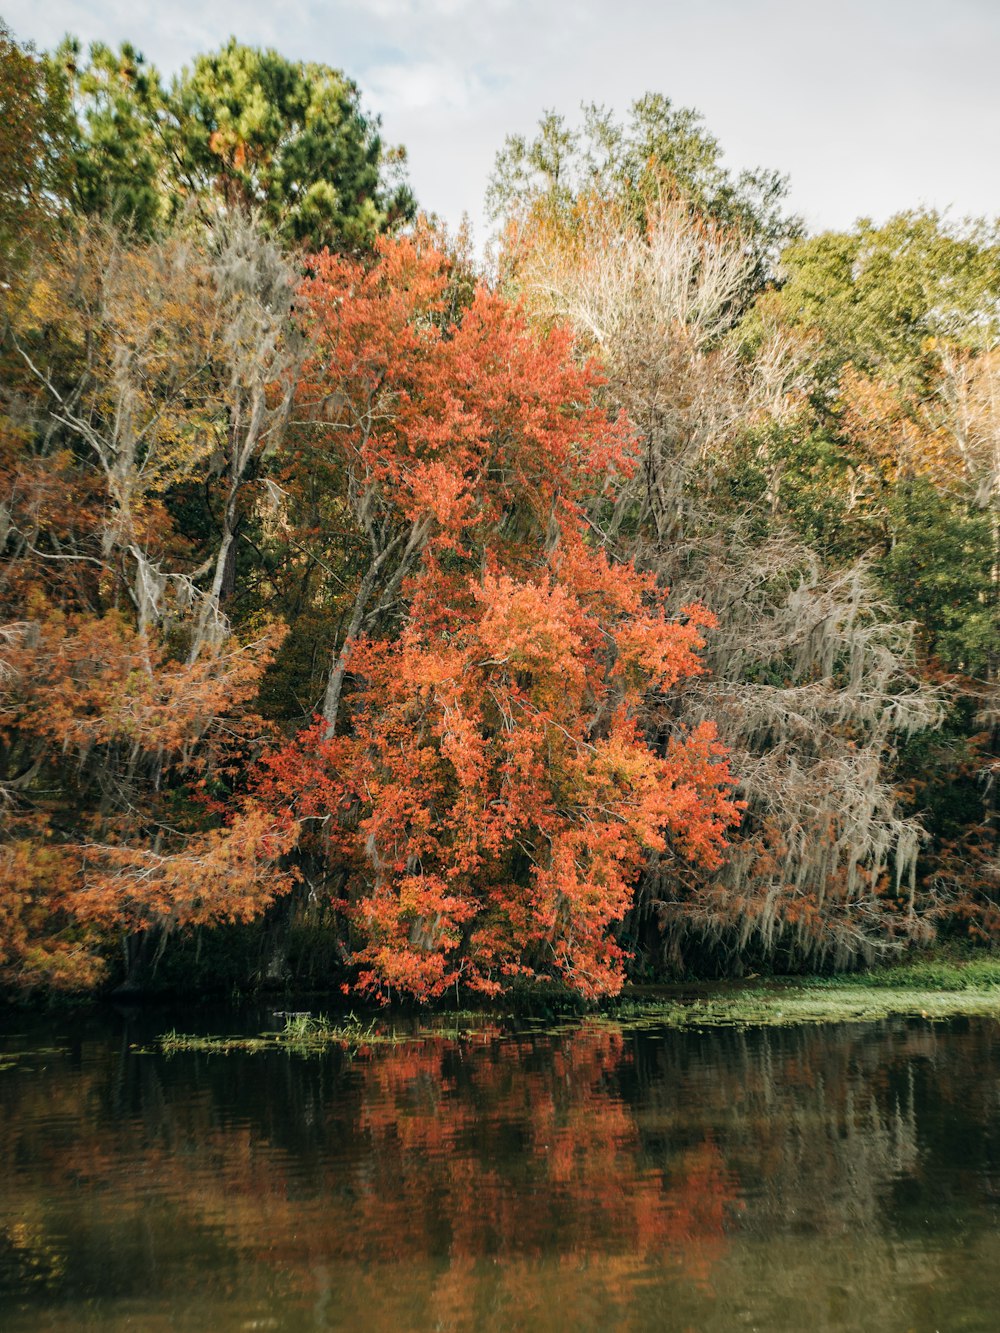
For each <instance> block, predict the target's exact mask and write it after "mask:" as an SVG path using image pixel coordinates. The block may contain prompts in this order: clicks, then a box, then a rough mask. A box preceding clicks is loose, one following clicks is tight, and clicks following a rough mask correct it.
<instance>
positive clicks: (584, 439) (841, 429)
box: [0, 29, 1000, 1001]
mask: <svg viewBox="0 0 1000 1333" xmlns="http://www.w3.org/2000/svg"><path fill="white" fill-rule="evenodd" d="M0 110H2V112H3V114H2V116H0V267H2V274H0V278H2V285H0V300H2V305H3V310H2V341H0V357H2V361H3V376H2V401H0V825H2V832H0V985H3V986H4V987H5V988H7V989H9V990H15V991H17V990H21V991H23V990H31V989H33V988H39V987H42V988H51V987H55V988H64V989H69V990H79V989H88V988H94V987H114V986H122V985H124V986H131V987H151V986H154V985H157V984H163V985H175V986H184V987H188V988H190V987H200V988H210V987H213V986H226V985H239V986H241V987H246V986H251V985H264V984H294V983H300V982H308V983H309V984H314V985H322V986H326V987H343V988H344V989H345V990H347V991H348V992H350V993H352V994H358V995H363V996H368V997H372V998H375V999H378V1000H382V1001H385V1000H391V999H395V998H412V999H416V1000H418V1001H426V1000H432V999H435V998H438V997H440V996H442V995H443V994H445V993H446V992H451V993H456V994H459V995H461V994H462V993H463V992H464V993H466V994H471V995H478V996H485V997H491V996H496V995H499V994H504V993H507V992H509V991H511V990H512V989H515V988H519V987H522V986H549V987H551V986H556V987H559V988H562V989H564V990H568V991H569V992H572V993H574V994H576V995H579V996H582V997H583V998H584V999H586V1000H588V1001H591V1000H594V999H597V998H599V997H601V996H604V995H614V994H616V993H618V992H619V991H620V990H621V988H622V986H623V984H624V983H625V982H626V980H628V979H629V978H644V979H649V978H669V977H677V976H691V975H711V976H717V975H740V974H742V973H744V972H746V971H747V970H749V969H754V970H762V969H767V970H772V971H777V970H801V969H804V968H812V969H817V968H823V967H857V966H862V965H865V964H869V963H871V962H873V961H875V960H876V959H879V958H882V957H887V956H892V955H894V954H898V953H899V952H900V951H902V950H906V949H913V948H919V947H921V946H923V945H925V944H927V943H928V942H930V941H932V940H934V939H936V938H937V939H940V938H954V939H962V940H972V941H974V942H975V943H977V944H980V945H983V946H984V947H989V946H991V945H993V944H994V943H995V941H996V940H997V938H998V935H1000V912H998V892H1000V883H998V870H1000V862H998V854H997V842H996V837H997V815H996V789H995V779H996V777H997V770H998V757H997V755H998V750H997V743H998V736H997V727H998V724H1000V693H998V685H997V668H998V657H997V646H998V635H997V631H998V624H997V619H998V604H1000V603H998V590H1000V407H998V404H1000V342H998V337H1000V233H998V231H997V224H995V223H993V222H990V221H988V220H982V221H975V222H972V221H970V222H967V223H962V224H957V223H954V222H951V221H949V220H948V219H947V218H944V217H942V216H939V215H937V214H935V213H931V212H927V211H914V212H911V213H907V214H902V215H899V216H897V217H894V218H891V219H889V220H888V221H886V222H884V223H882V224H881V225H877V224H876V223H874V222H872V221H870V220H862V221H860V222H859V223H858V224H857V225H856V227H855V228H854V229H852V230H851V231H850V232H844V233H823V234H819V235H807V234H806V233H805V231H804V228H803V226H802V224H801V222H800V221H799V220H798V219H797V218H795V217H794V216H792V215H791V214H790V213H789V212H788V209H787V182H786V180H785V179H784V178H783V177H782V176H781V175H780V174H779V173H777V172H775V171H772V170H770V169H763V168H762V169H758V170H754V171H746V172H743V173H741V174H738V175H734V174H733V173H731V172H729V171H728V170H727V169H726V167H725V166H724V162H723V153H722V148H721V146H720V144H719V143H718V142H717V141H716V139H715V138H714V137H713V136H712V134H711V133H710V131H709V130H708V128H707V127H706V125H705V124H704V121H703V120H702V118H701V116H700V115H699V114H698V113H697V112H695V111H693V110H691V109H689V108H679V107H676V106H675V105H673V104H672V103H671V102H670V101H669V99H668V98H667V97H665V96H663V95H662V94H660V93H648V94H645V95H643V96H640V97H638V98H637V100H636V101H635V102H634V103H633V105H632V106H631V108H630V109H629V110H628V111H627V112H626V114H625V116H624V117H623V118H618V117H617V116H616V114H615V113H614V112H613V111H611V110H608V109H607V108H602V107H599V106H593V105H592V106H587V107H585V108H583V111H582V119H581V120H579V121H577V120H575V119H573V118H572V117H567V116H564V115H562V114H559V113H556V112H552V113H549V114H547V115H546V116H545V117H544V119H543V120H542V122H541V123H540V125H539V127H538V131H537V134H536V135H535V136H534V137H530V138H529V137H519V136H512V137H510V138H508V139H507V141H506V143H505V144H503V145H502V146H501V147H500V149H499V151H498V155H497V160H496V167H495V172H494V177H493V181H492V185H491V189H490V197H489V203H490V207H491V209H492V210H493V215H494V218H495V220H496V222H497V226H498V238H497V248H496V255H495V262H494V263H493V264H492V265H491V266H490V268H489V269H488V270H486V269H485V268H484V267H483V266H482V265H480V263H479V262H478V261H477V259H476V258H475V256H474V255H473V254H472V252H471V250H470V247H469V246H468V245H467V243H466V242H465V240H464V238H462V237H458V238H455V237H451V236H449V235H448V233H447V231H446V230H445V229H444V228H443V227H442V226H441V225H440V224H439V223H437V222H436V221H434V219H433V218H428V217H427V216H426V215H423V214H419V215H418V213H417V208H416V203H415V200H414V197H413V194H412V191H411V189H410V187H409V185H408V183H407V180H406V172H405V162H406V159H405V152H404V150H403V149H400V148H394V147H390V146H387V145H386V144H385V143H384V142H383V140H382V136H381V131H380V126H379V123H378V119H377V117H375V116H373V115H372V114H371V113H369V112H368V111H367V110H366V109H365V107H364V105H363V103H362V100H361V96H360V93H359V90H358V87H357V85H356V84H355V83H354V82H353V81H352V80H351V79H350V78H349V77H348V76H347V75H346V74H344V73H342V72H340V71H338V70H335V69H332V68H328V67H326V66H322V65H317V64H308V63H301V62H295V61H291V60H288V59H286V58H284V57H283V56H281V55H279V54H278V53H276V52H274V51H270V50H259V49H256V48H252V47H249V46H245V45H243V44H241V43H240V42H238V41H237V40H236V39H235V38H233V39H232V40H230V41H229V42H228V43H227V44H226V45H225V46H223V47H222V48H221V49H220V50H218V51H216V52H212V53H207V54H201V55H198V56H196V57H195V58H194V59H193V60H192V61H191V62H190V63H189V64H188V65H187V66H186V67H185V68H184V69H183V70H182V71H181V72H180V73H179V74H178V75H177V76H176V77H174V78H173V79H171V80H169V81H167V80H164V79H163V78H162V77H161V76H160V74H159V73H158V72H157V70H156V69H155V67H154V66H152V65H149V64H147V63H146V61H145V60H144V59H143V58H142V56H141V55H140V54H139V53H138V52H137V51H136V50H135V49H134V48H133V47H131V46H129V45H128V44H124V45H122V46H121V47H120V48H118V49H117V50H114V49H112V48H111V47H109V46H106V45H101V44H96V45H94V46H92V47H91V48H90V49H89V51H86V52H84V51H83V50H82V48H81V47H80V45H79V43H78V42H76V41H74V40H73V39H71V38H67V39H66V41H65V42H64V43H63V44H62V45H61V46H59V47H58V48H57V49H56V50H55V51H52V52H50V53H44V54H39V53H36V52H35V51H33V50H32V49H30V48H28V47H26V46H23V45H21V44H20V43H18V41H17V40H16V39H15V37H13V36H12V35H11V34H10V33H9V32H7V31H6V30H5V29H4V30H2V31H0ZM428 203H430V204H433V201H428Z"/></svg>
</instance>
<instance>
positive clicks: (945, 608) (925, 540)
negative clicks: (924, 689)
mask: <svg viewBox="0 0 1000 1333" xmlns="http://www.w3.org/2000/svg"><path fill="white" fill-rule="evenodd" d="M888 508H889V518H890V523H891V534H892V545H891V549H890V550H889V551H888V553H887V554H886V556H885V557H884V559H883V560H882V563H881V568H882V574H883V577H884V579H885V582H886V586H887V587H888V588H889V590H890V591H891V593H892V595H893V597H894V599H895V601H896V604H897V605H898V606H899V607H900V609H901V610H902V611H903V612H904V613H905V614H906V615H907V616H910V617H912V618H913V619H914V620H916V621H918V622H919V624H920V626H921V634H922V637H923V640H924V646H925V648H926V651H927V653H928V654H929V655H930V656H932V657H934V658H936V659H937V660H938V661H939V662H940V663H941V664H942V665H943V666H944V667H946V668H947V669H948V670H950V671H959V672H962V673H963V674H964V675H969V676H975V675H978V674H980V673H981V672H982V671H984V670H985V668H986V664H987V661H988V659H989V654H990V653H991V651H993V649H994V646H995V644H996V641H997V633H998V628H1000V627H998V625H997V608H996V606H995V604H994V602H993V596H992V593H993V568H992V565H993V543H992V537H991V528H990V517H989V514H988V513H985V512H983V511H982V510H977V509H970V508H969V507H968V506H967V505H966V504H963V503H962V502H961V501H960V500H956V499H955V498H953V497H951V496H948V495H944V494H942V493H941V491H939V490H937V489H936V488H935V487H934V486H933V485H932V484H931V482H930V481H928V480H927V479H926V478H922V477H917V478H914V479H913V480H909V481H906V482H905V483H904V484H902V485H901V486H900V487H899V488H898V489H897V490H896V492H895V494H894V495H893V496H892V498H891V499H890V501H889V506H888Z"/></svg>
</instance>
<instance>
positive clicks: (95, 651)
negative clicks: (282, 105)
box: [0, 219, 297, 980]
mask: <svg viewBox="0 0 1000 1333" xmlns="http://www.w3.org/2000/svg"><path fill="white" fill-rule="evenodd" d="M292 296H293V287H292V276H291V271H290V270H289V269H288V267H287V266H286V264H285V261H284V259H283V258H282V256H281V255H280V253H279V252H278V251H277V250H276V248H275V247H274V245H273V244H272V243H271V242H270V241H268V240H266V239H265V238H263V237H261V236H260V235H259V233H258V232H257V231H256V230H255V229H254V228H253V227H252V226H250V225H249V224H247V223H245V222H243V221H241V220H239V219H234V220H232V221H227V222H226V223H224V224H220V226H219V228H218V230H217V231H216V232H215V233H213V234H212V235H211V236H209V237H207V238H205V239H203V240H202V242H201V243H200V244H199V243H198V241H197V240H196V239H195V238H193V237H192V236H185V237H183V238H181V237H173V238H171V239H169V240H168V241H165V242H163V243H159V242H157V243H150V244H138V245H136V244H133V243H130V242H129V241H128V240H127V239H123V237H122V236H121V235H120V234H119V233H117V232H116V231H115V230H114V229H109V228H107V227H106V226H96V227H92V228H89V229H86V230H85V231H84V232H82V233H81V234H80V236H79V237H76V238H72V237H70V238H67V240H66V241H65V244H64V246H63V249H62V250H61V251H56V252H55V253H54V254H53V255H52V256H51V257H50V258H47V259H46V260H45V262H44V264H43V265H42V266H41V268H40V269H39V270H38V272H37V273H36V275H35V284H34V288H33V291H32V295H31V299H30V300H29V302H28V303H27V305H26V306H25V308H24V309H23V310H22V311H20V313H19V317H18V320H17V322H16V324H15V325H14V327H13V329H12V331H11V337H10V344H9V346H8V349H7V354H8V357H9V359H10V364H11V365H12V366H14V365H19V366H20V370H19V372H18V375H17V377H16V378H15V379H14V380H13V381H12V382H9V399H8V403H7V407H8V417H7V421H6V435H5V448H4V451H3V454H2V455H0V459H2V463H3V467H4V475H5V481H6V483H7V494H8V496H9V500H8V503H7V505H6V506H5V511H4V526H3V540H4V567H3V579H2V584H0V592H2V596H3V609H4V616H5V620H6V623H7V630H6V636H5V642H4V651H3V679H2V682H0V689H2V695H3V702H2V705H0V715H2V718H3V741H2V756H0V775H2V776H0V790H2V792H3V795H4V797H5V798H6V800H7V801H8V806H9V809H8V819H7V822H6V832H7V837H8V846H7V849H6V850H5V857H6V862H5V864H7V865H8V869H9V871H10V875H9V877H5V892H7V893H12V894H14V895H15V900H14V901H15V902H16V901H17V898H16V895H17V893H18V890H17V880H18V877H20V878H21V881H22V883H23V882H25V881H26V882H28V883H35V887H34V888H33V889H31V890H29V896H28V898H27V899H25V901H28V902H31V903H33V904H34V906H33V907H32V909H31V912H30V913H29V914H28V915H29V916H30V917H31V919H32V922H33V924H32V925H31V928H30V929H28V927H27V926H26V927H25V931H26V934H25V939H26V941H27V943H26V944H25V946H24V948H23V949H21V950H20V953H19V955H18V957H16V958H14V959H13V960H10V959H8V960H7V967H8V974H9V975H16V976H19V977H20V978H21V979H22V980H31V979H34V978H35V977H36V975H41V974H42V973H44V971H45V967H46V966H49V960H50V956H51V959H52V960H55V961H54V962H52V966H56V965H57V964H58V960H59V959H60V958H61V956H62V954H63V953H64V952H65V950H64V948H63V942H64V941H65V940H66V939H67V938H69V939H72V940H74V941H75V945H74V951H73V952H74V956H77V957H78V962H79V965H80V968H81V969H84V970H81V971H78V972H77V973H75V975H76V977H77V980H80V979H81V978H82V977H83V976H84V972H85V971H86V974H87V975H89V974H90V972H91V971H92V964H93V962H94V946H95V944H99V942H100V938H101V931H102V930H104V929H106V928H107V927H110V926H114V927H116V928H118V929H120V930H124V931H125V932H126V936H127V937H137V936H140V935H146V936H148V937H152V935H153V934H154V933H155V932H156V931H158V930H161V929H162V928H170V927H173V926H176V925H178V924H182V923H184V922H191V921H197V920H201V921H210V920H216V919H220V918H221V919H234V918H244V917H246V916H248V915H253V914H254V913H255V912H257V911H259V910H260V908H261V907H262V906H263V905H264V904H266V903H267V902H268V901H270V899H271V898H272V897H273V896H274V894H275V892H276V891H281V890H282V889H283V888H287V885H288V881H287V879H285V878H283V877H282V875H281V874H280V873H279V872H277V871H276V869H275V862H276V860H277V858H278V857H279V855H280V853H281V851H282V849H283V848H284V847H285V846H286V845H288V844H289V838H288V837H287V836H286V835H287V834H288V833H289V832H290V830H289V829H288V828H287V827H286V826H285V824H283V823H282V821H281V819H280V818H275V817H273V816H271V815H265V814H263V813H262V812H260V811H258V810H256V809H255V808H254V807H253V805H252V803H249V804H248V803H246V802H244V801H243V800H242V798H241V797H240V795H239V788H240V781H241V774H242V773H243V772H244V771H245V769H246V767H247V765H248V763H249V762H250V761H251V760H252V757H253V755H254V753H255V752H256V751H255V747H256V748H257V749H259V746H260V742H261V722H260V719H259V718H258V717H257V716H256V714H255V713H254V710H253V702H254V698H255V695H256V692H257V688H258V685H259V681H260V678H261V675H262V674H263V672H264V671H265V670H266V668H267V666H268V663H269V661H270V660H271V657H272V655H273V652H274V650H275V648H276V647H277V644H278V642H279V641H280V638H281V636H282V630H281V627H280V626H279V625H277V624H275V623H273V621H272V622H271V623H269V622H268V621H266V620H258V621H257V623H255V624H254V625H250V626H246V627H244V628H243V630H242V631H241V633H240V634H236V633H234V631H233V628H232V626H231V624H230V621H229V618H228V617H227V615H226V613H225V609H224V606H225V603H226V600H227V597H228V595H229V593H230V592H231V590H232V588H231V585H232V581H233V570H234V568H235V565H234V561H235V552H234V543H235V542H236V541H237V536H238V529H239V526H240V524H241V522H242V521H243V519H244V516H245V515H246V513H247V512H248V511H249V510H252V509H254V507H255V506H256V505H257V504H259V503H260V501H261V497H262V496H266V488H265V487H264V485H263V482H262V481H261V479H260V476H259V471H260V469H261V467H262V466H263V459H264V457H265V455H266V454H267V451H268V450H269V449H273V448H274V447H275V446H276V442H277V439H278V437H279V436H280V433H281V431H282V429H283V426H284V423H285V421H286V419H287V415H288V405H289V402H290V397H291V388H292V383H293V379H294V376H293V374H292V366H293V365H294V363H295V359H296V356H297V352H296V351H295V348H296V340H295V337H294V335H293V333H292V331H291V328H290V325H289V316H290V309H291V302H292ZM194 494H199V495H201V496H202V497H203V501H202V502H203V505H204V510H203V513H202V514H201V515H200V516H198V521H195V522H192V514H191V511H192V496H193V495H194ZM220 797H224V798H225V799H222V800H220V799H219V798H220ZM26 866H28V867H32V866H34V867H35V870H36V871H37V874H35V872H34V871H33V872H31V873H28V871H27V870H26V869H25V867H26ZM38 875H41V879H38ZM33 876H34V878H33ZM36 880H37V883H36V882H35V881H36ZM50 881H51V883H50ZM47 886H48V887H47ZM22 915H23V914H22ZM25 919H27V918H25ZM91 928H93V929H91ZM81 931H83V932H84V934H83V936H82V937H81V936H80V934H79V932H81ZM95 931H96V933H95ZM67 932H68V935H67ZM81 938H82V939H83V940H84V943H83V944H81ZM44 940H48V941H49V943H48V944H46V943H43V942H40V941H44ZM32 958H33V959H34V960H35V961H34V962H31V959H32ZM88 959H89V961H88ZM59 965H60V966H61V964H59ZM84 965H86V967H85V966H84ZM64 970H65V971H66V973H67V976H72V975H74V973H73V970H72V969H64Z"/></svg>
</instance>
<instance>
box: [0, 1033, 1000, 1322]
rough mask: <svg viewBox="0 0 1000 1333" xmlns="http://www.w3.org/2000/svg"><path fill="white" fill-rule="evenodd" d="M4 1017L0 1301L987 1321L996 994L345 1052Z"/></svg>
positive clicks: (143, 1309)
mask: <svg viewBox="0 0 1000 1333" xmlns="http://www.w3.org/2000/svg"><path fill="white" fill-rule="evenodd" d="M10 1022H11V1020H8V1022H7V1027H8V1031H7V1033H6V1035H3V1036H0V1171H2V1175H0V1328H3V1329H4V1330H8V1329H10V1330H28V1329H30V1330H33V1331H34V1330H45V1329H54V1330H64V1329H80V1328H84V1329H91V1328H93V1329H101V1330H118V1329H125V1328H129V1329H141V1330H154V1331H155V1330H160V1329H162V1330H167V1329H169V1330H175V1329H184V1330H187V1329H198V1330H202V1329H205V1330H212V1331H213V1333H227V1331H228V1330H235V1329H291V1330H297V1329H327V1328H331V1329H332V1328H344V1329H380V1330H381V1329H384V1330H397V1329H442V1330H449V1329H506V1328H509V1329H567V1330H568V1329H573V1330H577V1329H602V1330H603V1329H610V1328H616V1329H619V1328H620V1329H667V1330H670V1329H678V1330H687V1329H695V1330H715V1329H718V1330H731V1329H762V1330H763V1329H767V1330H771V1329H789V1330H795V1331H796V1333H802V1331H803V1330H810V1331H811V1330H825V1329H862V1330H865V1331H866V1333H869V1331H871V1330H883V1329H892V1330H896V1329H899V1330H906V1329H913V1330H920V1331H922V1330H934V1329H940V1330H942V1331H944V1330H948V1331H949V1333H951V1330H961V1329H989V1330H997V1329H1000V1025H998V1024H997V1023H995V1022H992V1021H988V1020H967V1019H966V1020H957V1021H955V1022H953V1023H949V1024H934V1025H932V1024H930V1023H927V1022H924V1021H920V1020H906V1019H894V1020H888V1021H885V1022H881V1023H872V1024H866V1025H861V1026H848V1025H844V1026H834V1025H831V1026H828V1027H815V1028H799V1029H787V1030H770V1031H768V1030H748V1031H742V1032H741V1031H734V1030H728V1031H721V1030H717V1031H706V1032H701V1033H694V1032H686V1033H677V1032H672V1031H670V1030H662V1031H661V1030H645V1031H642V1032H631V1033H629V1032H625V1033H622V1032H618V1031H614V1030H609V1029H608V1028H606V1027H600V1026H596V1025H588V1024H586V1023H584V1024H582V1025H580V1026H578V1027H570V1028H569V1029H567V1030H565V1031H562V1032H558V1033H551V1032H549V1033H546V1032H544V1031H521V1032H520V1033H514V1032H509V1031H507V1032H505V1031H502V1030H494V1031H483V1032H481V1033H479V1034H478V1035H477V1036H475V1037H474V1038H469V1037H466V1038H462V1039H455V1038H451V1039H449V1038H443V1039H435V1040H423V1041H420V1042H417V1043H414V1044H409V1045H405V1046H400V1047H394V1048H385V1047H382V1048H377V1049H375V1050H374V1051H372V1052H371V1053H368V1054H362V1055H360V1056H357V1057H355V1058H354V1059H349V1058H347V1057H346V1056H345V1055H342V1054H330V1055H325V1056H323V1057H321V1058H313V1059H304V1058H296V1057H291V1056H287V1055H282V1054H265V1055H229V1056H220V1055H205V1054H191V1055H177V1056H173V1057H170V1058H167V1057H164V1056H162V1055H155V1054H143V1053H141V1052H140V1051H138V1050H136V1049H134V1044H135V1043H139V1044H142V1043H143V1042H147V1041H148V1040H149V1037H150V1035H151V1032H150V1026H151V1024H153V1023H154V1020H151V1019H150V1018H149V1017H148V1016H147V1017H145V1018H142V1019H141V1020H140V1019H137V1018H132V1019H129V1018H128V1017H127V1016H125V1015H121V1014H115V1015H109V1016H108V1017H107V1018H106V1019H102V1020H100V1021H95V1020H89V1021H87V1022H86V1023H81V1025H80V1027H79V1029H78V1030H73V1029H72V1028H71V1027H68V1026H66V1025H63V1026H61V1027H59V1028H58V1029H51V1028H50V1029H49V1030H48V1031H45V1030H33V1031H30V1032H29V1031H27V1030H25V1029H24V1028H23V1026H22V1029H21V1031H20V1033H17V1032H14V1031H13V1029H11V1027H10ZM188 1026H189V1027H190V1026H192V1025H191V1023H190V1022H189V1024H188ZM228 1027H229V1030H231V1028H232V1025H231V1024H229V1025H228ZM223 1030H226V1026H224V1027H223ZM42 1046H44V1047H47V1048H48V1049H41V1048H42ZM12 1054H14V1055H16V1058H14V1059H13V1060H12V1061H11V1060H10V1057H11V1055H12Z"/></svg>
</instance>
